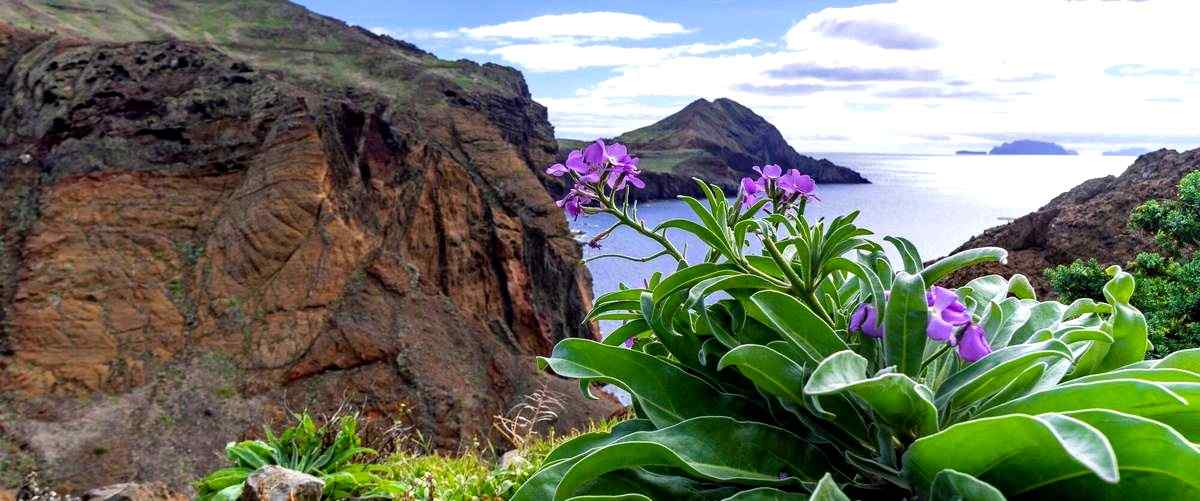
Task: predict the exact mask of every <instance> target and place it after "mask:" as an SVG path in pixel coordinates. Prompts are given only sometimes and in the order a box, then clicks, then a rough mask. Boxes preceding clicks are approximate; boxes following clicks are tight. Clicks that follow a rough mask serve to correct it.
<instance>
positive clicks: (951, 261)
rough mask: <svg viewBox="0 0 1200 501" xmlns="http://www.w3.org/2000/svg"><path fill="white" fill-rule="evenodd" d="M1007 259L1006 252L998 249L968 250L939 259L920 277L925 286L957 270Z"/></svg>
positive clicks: (1001, 261)
mask: <svg viewBox="0 0 1200 501" xmlns="http://www.w3.org/2000/svg"><path fill="white" fill-rule="evenodd" d="M1007 259H1008V251H1006V250H1004V249H1001V248H999V247H980V248H978V249H969V250H965V251H962V252H958V253H955V254H953V255H950V256H947V257H944V258H942V259H939V260H938V261H937V262H936V263H933V264H931V265H929V266H927V267H925V269H924V270H922V271H921V277H922V278H924V279H925V283H927V284H935V283H937V282H938V281H939V280H941V279H943V278H946V277H948V276H950V274H951V273H954V272H956V271H958V270H961V269H963V268H966V267H968V266H973V265H976V264H981V263H991V262H1000V263H1004V262H1005V260H1007Z"/></svg>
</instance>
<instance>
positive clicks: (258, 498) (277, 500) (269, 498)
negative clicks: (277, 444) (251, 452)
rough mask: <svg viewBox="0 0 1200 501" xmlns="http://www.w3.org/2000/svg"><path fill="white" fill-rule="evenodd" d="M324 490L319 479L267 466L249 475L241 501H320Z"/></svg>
mask: <svg viewBox="0 0 1200 501" xmlns="http://www.w3.org/2000/svg"><path fill="white" fill-rule="evenodd" d="M324 490H325V482H324V481H322V480H321V479H319V478H317V477H314V476H312V475H308V474H306V473H300V472H298V471H295V470H289V469H287V468H284V467H282V466H275V465H268V466H264V467H262V468H259V469H258V471H256V472H254V473H251V474H250V477H249V478H247V479H246V487H245V488H244V489H242V500H243V501H320V500H321V493H322V492H324Z"/></svg>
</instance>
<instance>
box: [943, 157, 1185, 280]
mask: <svg viewBox="0 0 1200 501" xmlns="http://www.w3.org/2000/svg"><path fill="white" fill-rule="evenodd" d="M1196 169H1200V149H1195V150H1190V151H1186V152H1183V153H1179V152H1176V151H1174V150H1166V149H1164V150H1158V151H1155V152H1153V153H1148V154H1145V155H1142V156H1141V157H1138V159H1137V160H1136V161H1135V162H1134V163H1133V165H1131V166H1129V168H1128V169H1126V170H1125V172H1124V173H1122V174H1121V175H1120V176H1106V177H1102V178H1097V179H1092V180H1089V181H1085V182H1084V183H1083V184H1080V185H1079V186H1076V187H1075V188H1072V189H1071V190H1070V191H1068V192H1066V193H1063V194H1062V195H1059V196H1057V197H1055V198H1054V200H1051V201H1050V203H1048V204H1046V206H1044V207H1042V208H1041V209H1038V210H1037V211H1035V212H1033V213H1031V214H1027V215H1025V216H1022V217H1019V218H1017V219H1015V220H1013V221H1012V222H1011V223H1008V224H1004V225H1001V226H997V227H995V228H991V229H988V230H987V231H984V232H983V234H981V235H979V236H977V237H974V238H972V239H971V240H968V241H967V243H965V244H963V246H962V247H960V248H959V249H957V250H956V252H957V251H958V250H963V249H969V248H972V247H981V246H988V245H994V246H998V247H1003V248H1005V249H1008V251H1009V257H1008V264H1007V265H999V264H989V265H985V266H979V267H974V268H971V269H968V270H965V271H964V272H960V273H958V274H956V275H954V276H951V277H950V278H949V279H947V283H950V284H953V285H958V284H961V283H963V282H964V281H966V280H969V279H970V278H971V277H974V276H979V275H981V274H987V273H999V274H1001V275H1004V276H1009V275H1011V274H1014V273H1023V274H1025V275H1026V276H1028V277H1029V278H1030V280H1032V281H1033V283H1034V285H1036V286H1037V288H1038V291H1039V293H1041V294H1045V293H1047V292H1048V284H1047V283H1046V281H1045V279H1044V278H1043V276H1042V270H1044V269H1046V268H1047V267H1050V266H1055V265H1059V264H1066V263H1070V262H1071V261H1074V260H1075V259H1077V258H1083V259H1087V258H1091V257H1095V258H1096V259H1097V260H1098V261H1100V262H1101V263H1119V264H1124V263H1125V262H1127V261H1129V260H1131V259H1133V257H1134V256H1136V255H1137V253H1138V252H1140V251H1145V250H1149V249H1151V248H1152V247H1153V238H1151V237H1149V236H1147V235H1144V234H1142V233H1140V232H1135V231H1132V230H1130V229H1129V227H1128V222H1129V212H1130V211H1132V210H1133V208H1134V207H1136V206H1137V205H1138V204H1140V203H1142V202H1144V201H1146V200H1150V199H1154V198H1170V197H1173V196H1174V195H1175V189H1176V185H1178V184H1179V180H1180V179H1181V178H1183V176H1184V175H1186V174H1187V173H1188V172H1191V171H1193V170H1196Z"/></svg>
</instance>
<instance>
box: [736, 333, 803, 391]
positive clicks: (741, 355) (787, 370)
mask: <svg viewBox="0 0 1200 501" xmlns="http://www.w3.org/2000/svg"><path fill="white" fill-rule="evenodd" d="M730 366H733V367H737V369H738V371H739V372H741V373H742V375H743V376H746V378H747V379H749V380H750V381H753V382H754V385H755V386H757V387H758V389H759V390H762V391H763V392H765V393H768V394H770V395H775V396H777V397H779V398H782V399H785V400H787V401H789V402H791V403H793V404H795V405H797V406H803V405H804V393H803V391H802V390H801V389H802V388H803V387H804V368H803V367H801V366H800V365H799V364H797V363H796V362H794V361H792V359H791V358H788V357H787V356H784V355H783V354H781V353H779V352H777V351H775V350H772V349H771V348H769V347H766V346H762V345H757V344H743V345H741V346H738V347H737V348H734V349H732V350H729V353H726V354H725V356H723V357H721V361H720V362H719V363H718V364H717V370H723V369H725V368H726V367H730Z"/></svg>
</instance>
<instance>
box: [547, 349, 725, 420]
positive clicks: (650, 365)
mask: <svg viewBox="0 0 1200 501" xmlns="http://www.w3.org/2000/svg"><path fill="white" fill-rule="evenodd" d="M538 366H539V367H541V368H543V369H544V368H545V367H547V366H549V367H550V368H551V369H553V370H554V372H555V373H557V374H558V375H560V376H564V377H570V378H577V379H580V378H586V379H589V380H597V381H604V382H606V383H611V384H615V385H617V386H620V387H621V388H624V389H625V390H626V391H628V392H629V393H630V394H632V395H633V396H634V397H635V398H637V400H638V402H639V403H640V404H641V406H642V408H643V409H644V410H645V411H646V414H647V415H646V416H645V417H646V418H648V419H650V420H651V421H653V422H654V423H655V424H656V425H658V426H660V427H661V426H669V425H672V424H675V423H678V422H680V421H683V420H685V419H689V418H693V417H698V416H708V415H714V414H715V415H724V416H741V415H745V413H746V404H747V402H746V401H745V400H744V399H742V398H741V397H738V396H736V395H728V394H723V393H721V392H720V391H718V390H717V389H716V388H714V387H713V386H711V385H709V384H708V383H706V382H705V381H704V380H702V379H700V378H697V377H696V376H693V375H691V374H689V373H687V372H686V371H684V370H683V369H680V368H679V367H676V366H674V365H672V364H669V363H667V362H665V361H663V360H662V359H660V358H658V357H654V356H651V355H647V354H645V353H641V352H639V351H636V350H627V349H624V348H618V347H614V346H608V345H604V344H601V343H597V342H595V341H591V340H588V339H578V338H572V339H564V340H562V341H559V343H558V344H557V345H556V346H555V347H554V351H553V352H552V353H551V354H550V356H549V357H539V358H538Z"/></svg>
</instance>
